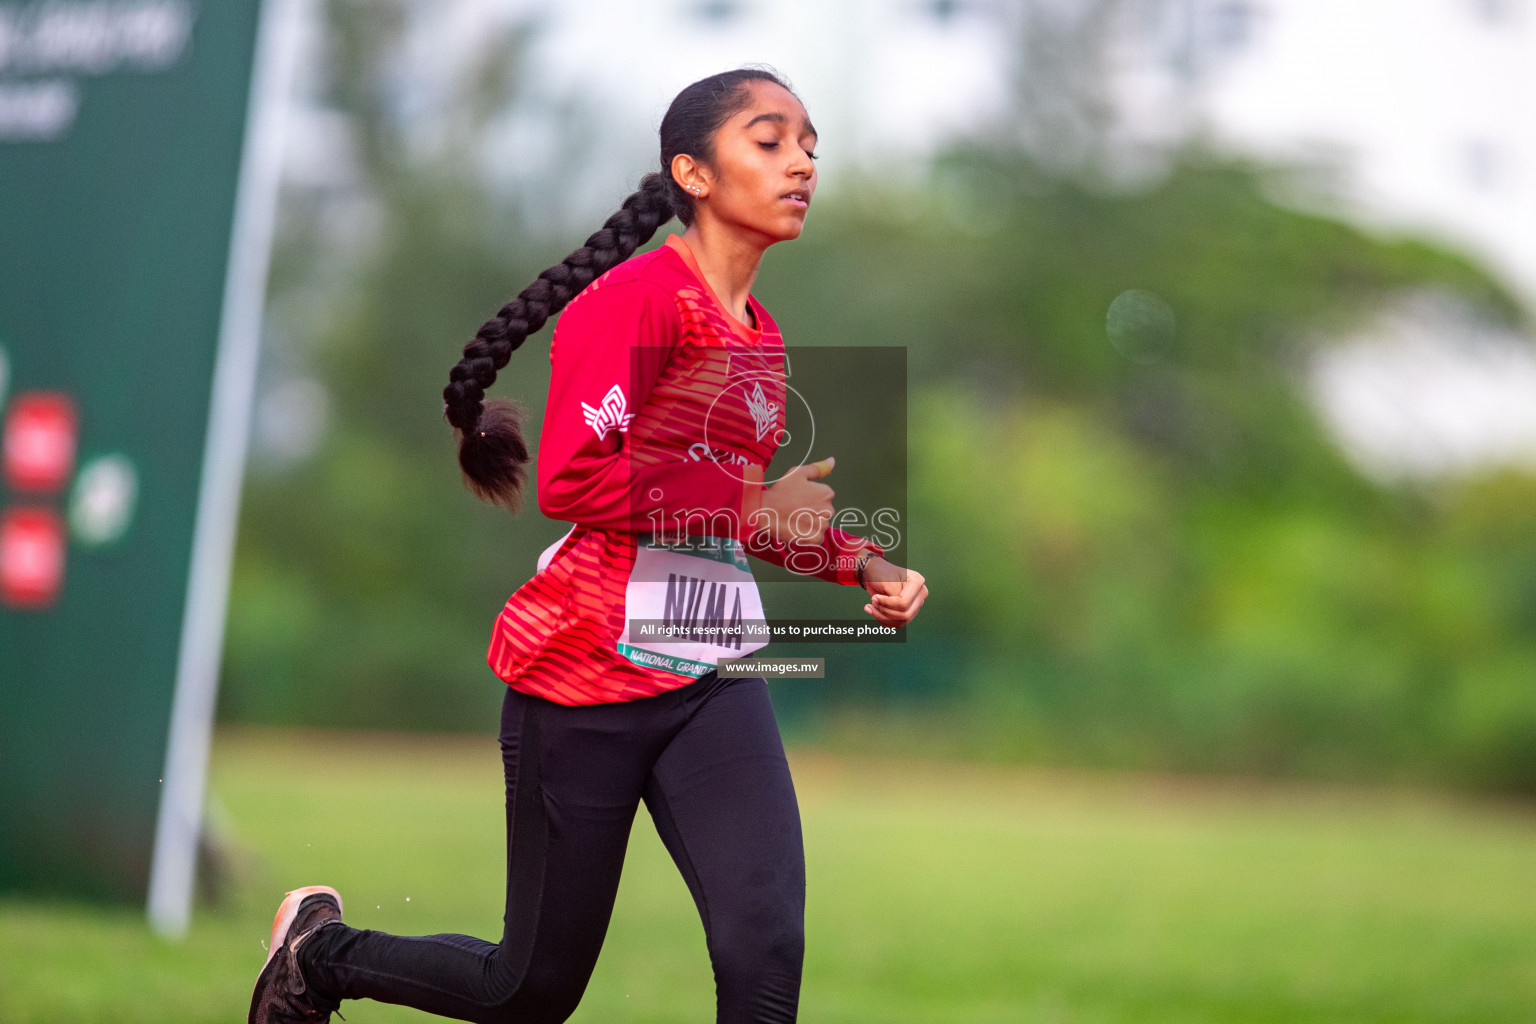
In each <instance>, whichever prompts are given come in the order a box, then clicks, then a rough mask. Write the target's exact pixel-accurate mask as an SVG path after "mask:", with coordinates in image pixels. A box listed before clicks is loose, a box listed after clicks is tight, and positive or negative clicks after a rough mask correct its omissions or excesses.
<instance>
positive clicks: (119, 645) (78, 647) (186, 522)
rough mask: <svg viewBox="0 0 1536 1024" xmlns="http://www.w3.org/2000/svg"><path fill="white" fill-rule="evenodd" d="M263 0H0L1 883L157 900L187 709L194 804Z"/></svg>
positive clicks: (238, 325) (226, 516) (224, 526)
mask: <svg viewBox="0 0 1536 1024" xmlns="http://www.w3.org/2000/svg"><path fill="white" fill-rule="evenodd" d="M261 7H262V5H261V3H260V0H217V2H214V0H206V2H193V0H106V2H101V0H96V2H90V0H78V2H71V0H44V2H34V3H6V2H0V423H3V430H4V457H3V466H0V780H3V782H0V890H26V891H45V892H59V893H67V894H72V895H78V896H86V897H91V898H106V899H132V900H140V899H144V898H145V897H146V894H147V893H148V891H149V888H150V876H151V870H152V861H155V860H156V859H157V858H159V857H162V856H164V851H163V850H161V851H159V852H157V850H156V822H157V820H158V819H163V818H165V817H166V811H165V809H164V807H163V806H162V805H163V803H164V801H163V795H164V794H165V793H166V790H167V784H168V783H170V782H172V781H173V780H171V779H167V777H166V776H167V774H168V773H167V763H168V743H169V744H170V745H171V747H172V748H174V747H175V746H176V741H175V740H173V739H172V733H173V730H172V718H173V708H174V709H176V710H175V712H174V713H175V714H177V715H179V716H180V718H181V719H182V721H181V722H180V724H179V725H178V728H180V729H182V731H183V732H184V733H185V732H187V730H188V729H190V736H191V739H190V743H191V746H192V748H194V749H193V750H192V754H191V755H190V756H187V755H186V754H185V753H184V754H183V755H182V756H180V764H181V767H180V768H178V767H177V757H176V756H172V757H171V762H172V764H171V769H172V773H173V774H177V775H178V779H177V780H176V781H177V783H178V784H179V785H180V786H181V790H180V792H181V794H182V795H181V797H180V799H181V802H182V803H186V802H187V800H188V795H187V793H188V787H189V786H190V790H191V795H192V798H193V799H195V800H196V801H200V800H201V794H202V771H203V765H204V763H205V761H206V731H207V728H208V723H207V721H206V719H207V716H208V715H210V714H211V710H212V679H211V678H205V679H203V681H202V682H201V683H200V685H201V686H203V688H204V691H205V692H203V693H202V694H201V695H200V697H197V698H195V699H192V700H191V703H190V704H189V703H188V700H189V699H188V697H187V696H186V695H185V694H181V695H178V693H177V687H178V678H179V677H180V678H181V680H182V683H181V685H182V686H184V687H185V686H186V685H187V682H188V680H189V679H191V678H192V677H194V676H201V677H208V676H210V675H211V672H212V668H216V661H217V649H218V644H219V642H220V636H221V634H220V630H221V629H222V617H223V609H224V604H223V602H224V593H223V590H222V583H221V580H222V577H221V572H222V573H223V574H224V575H227V562H228V547H229V544H230V543H231V542H232V539H233V519H232V516H233V510H234V506H235V505H236V504H237V501H238V479H239V467H240V464H241V460H242V458H243V452H244V429H245V427H244V423H245V417H246V415H247V414H248V405H249V388H250V385H249V377H250V370H251V369H252V366H251V364H252V363H253V361H254V356H253V354H252V353H253V351H254V330H255V328H254V323H255V320H256V315H257V312H258V311H259V289H260V287H261V285H262V282H263V281H264V275H265V262H266V243H267V236H266V235H265V234H264V233H263V231H262V230H261V229H260V224H259V223H256V222H255V221H252V220H251V215H248V214H246V213H244V212H243V208H244V207H245V205H246V204H247V203H248V202H249V201H251V195H250V193H251V191H252V189H256V190H257V191H261V190H263V189H265V192H266V193H270V191H271V184H270V183H269V182H268V183H263V182H259V181H256V180H255V179H256V178H257V177H261V176H262V175H260V174H257V173H256V172H255V171H253V169H252V166H251V154H250V153H249V152H248V148H249V147H248V146H247V145H246V141H247V137H248V136H247V132H248V127H249V126H248V120H249V118H248V112H250V111H255V110H258V107H256V106H254V105H253V104H252V103H251V92H252V79H253V66H254V65H253V62H254V60H255V57H256V53H257V37H258V28H259V27H262V25H263V20H262V10H261ZM270 17H271V16H270V12H269V14H268V21H270ZM263 31H264V32H266V33H268V34H270V32H271V29H270V27H268V28H264V29H263ZM268 45H269V43H268V42H264V43H263V47H264V48H265V47H267V46H268ZM243 153H244V154H245V155H244V163H243V162H242V154H243ZM269 163H270V161H269ZM268 169H269V170H270V168H268ZM257 170H260V168H257ZM271 176H272V175H270V174H267V175H265V177H269V178H270V177H271ZM237 193H238V196H237ZM237 198H238V199H239V201H238V202H237ZM258 200H259V197H258ZM257 205H258V206H260V205H261V203H260V202H259V201H258V203H257ZM262 215H263V212H262V211H258V213H257V214H256V215H255V217H256V221H259V220H260V217H261V216H262ZM242 217H243V218H244V219H245V220H246V221H247V228H246V230H245V234H246V236H247V237H240V233H241V230H242V229H241V227H240V220H241V218H242ZM251 223H256V229H255V230H251V229H250V224H251ZM232 232H233V233H234V234H235V235H236V243H237V244H233V245H232V241H231V239H232ZM232 254H233V255H232ZM253 287H254V288H256V289H258V293H257V295H256V298H255V300H254V301H253V300H252V299H251V298H250V295H249V294H248V293H249V292H250V291H251V289H252V288H253ZM242 295H243V296H244V298H243V299H242V300H241V309H240V310H239V311H238V316H237V317H235V319H232V311H231V309H230V303H231V301H232V300H234V299H235V298H237V297H239V296H242ZM237 321H238V322H237ZM216 374H217V375H222V377H223V378H224V380H223V382H222V383H221V384H216ZM242 375H243V376H244V378H245V379H244V380H241V379H239V378H240V377H241V376H242ZM242 396H243V397H242ZM242 402H243V404H242ZM221 423H222V424H223V425H222V426H221V425H220V424H221ZM210 468H211V469H212V470H213V474H212V477H211V478H210V475H209V472H208V470H209V469H210ZM194 548H196V549H197V554H196V556H194ZM221 559H222V568H221ZM199 579H202V580H203V582H202V583H201V584H200V583H199V582H198V581H199ZM189 581H190V582H189ZM210 581H211V582H210ZM189 586H190V588H191V593H192V595H193V596H192V598H191V601H192V605H189ZM193 605H195V606H193ZM210 618H211V619H213V620H216V621H214V623H213V625H212V626H211V627H210V626H209V623H208V621H207V620H209V619H210ZM188 628H192V629H195V630H196V631H198V633H199V635H198V636H190V635H189V634H188V632H187V630H188ZM209 634H211V635H209ZM210 643H211V644H212V649H213V654H212V657H211V658H210V656H209V654H208V650H207V649H208V646H209V644H210ZM194 662H195V663H196V664H194ZM210 665H211V666H212V668H211V667H210ZM178 705H183V706H178ZM199 733H201V736H200V735H199ZM181 742H182V744H183V748H184V749H185V748H186V744H187V743H188V742H189V741H188V740H187V739H186V738H185V737H184V738H183V740H182V741H181ZM199 742H200V743H201V744H202V748H203V749H202V751H201V754H200V755H199V754H198V752H197V751H196V749H195V748H196V747H197V745H198V743H199ZM189 766H190V769H192V770H194V771H195V773H196V778H193V779H190V780H189V779H188V778H186V777H185V776H186V771H187V770H188V767H189ZM194 819H195V807H194ZM183 825H185V823H184V822H183ZM190 827H191V829H192V834H193V837H194V838H195V829H196V822H195V820H194V821H193V822H192V824H191V826H190ZM171 831H172V832H175V831H176V829H174V828H173V829H171ZM161 832H162V840H164V838H165V834H166V832H167V830H166V827H165V826H164V823H163V822H162V828H161ZM181 832H183V833H184V832H186V828H185V827H183V828H182V829H181ZM189 857H190V851H188V852H187V853H186V856H184V857H181V858H180V859H183V860H185V859H187V858H189ZM175 885H176V886H178V887H179V886H185V885H190V878H189V877H187V878H185V879H182V878H178V879H177V880H176V882H175ZM175 902H176V901H175V900H172V903H173V904H174V903H175ZM175 916H176V914H175V913H174V912H173V913H172V914H171V917H172V918H174V917H175ZM182 916H184V914H183V915H182ZM171 927H172V929H173V930H174V921H173V922H172V925H171Z"/></svg>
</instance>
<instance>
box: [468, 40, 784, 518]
mask: <svg viewBox="0 0 1536 1024" xmlns="http://www.w3.org/2000/svg"><path fill="white" fill-rule="evenodd" d="M754 80H761V81H770V82H774V83H776V84H778V85H782V86H784V88H786V89H787V88H789V86H788V85H786V84H785V83H784V82H783V80H782V79H780V78H779V77H778V76H777V75H775V74H774V73H773V72H771V71H767V70H762V69H758V68H741V69H739V70H736V71H727V72H725V73H723V74H719V75H712V76H710V77H709V78H706V79H703V80H701V81H698V82H694V83H693V84H692V85H690V86H688V87H687V88H686V89H684V90H683V91H682V92H680V93H678V95H677V98H676V99H674V100H673V101H672V105H671V106H670V107H669V108H668V109H667V114H666V117H664V118H663V119H662V122H661V166H662V170H661V173H652V174H647V175H646V176H645V177H644V178H642V179H641V180H640V190H639V191H638V192H635V193H634V194H633V195H631V196H630V197H629V198H628V199H626V200H624V204H623V206H622V207H621V208H620V209H619V212H618V213H615V214H614V215H613V216H612V217H609V218H608V221H607V223H605V224H604V225H603V226H602V227H601V228H600V229H598V230H597V231H596V232H595V233H593V235H592V237H591V238H588V239H587V242H586V244H585V245H583V246H582V247H581V248H580V249H577V250H576V251H575V252H573V253H571V254H570V255H569V256H567V257H566V258H565V259H563V260H561V261H560V262H559V263H557V264H555V265H554V266H552V267H550V268H549V269H548V270H546V271H544V272H543V273H542V274H540V275H539V276H538V279H537V280H536V281H534V282H533V284H531V285H529V286H528V287H527V288H524V289H523V290H522V292H521V293H520V294H519V295H518V296H517V298H515V299H513V300H512V301H511V302H509V303H507V304H506V305H505V306H503V307H501V311H500V312H498V313H497V314H496V316H495V317H494V318H492V319H490V320H487V321H486V322H485V323H484V324H483V325H482V326H481V328H480V330H478V331H476V332H475V337H474V339H473V340H472V341H470V343H469V344H468V345H465V346H464V358H462V359H460V360H459V362H458V364H457V365H456V366H454V368H453V369H452V370H451V371H450V372H449V374H448V386H447V387H446V388H444V389H443V401H444V402H446V403H447V405H446V408H445V409H444V414H445V415H446V416H447V418H448V422H449V423H451V424H452V425H453V427H454V430H455V432H456V433H457V434H458V438H459V467H460V468H461V469H462V470H463V471H464V482H465V483H466V484H467V485H468V486H469V489H470V490H472V491H474V492H475V494H476V495H478V496H479V497H480V498H481V499H482V500H483V501H488V502H493V503H495V504H499V505H504V506H506V507H507V508H508V509H509V510H511V511H513V512H515V511H517V509H518V508H519V506H521V505H522V498H523V484H524V481H525V479H526V472H525V470H524V468H523V467H524V466H526V465H527V464H528V445H527V442H525V441H524V440H523V430H522V419H523V413H522V410H521V409H519V408H518V407H517V406H516V405H514V404H513V403H512V402H509V401H507V400H506V399H497V400H495V401H491V402H487V401H485V391H486V389H487V388H489V387H490V386H491V385H492V384H494V383H495V382H496V371H498V370H500V369H501V368H502V367H504V366H506V365H507V360H509V359H510V358H511V357H512V353H513V352H514V351H516V350H517V348H518V346H520V345H522V343H523V342H524V341H525V340H526V339H527V338H528V336H529V335H530V334H536V333H537V332H538V331H539V329H540V328H542V327H543V326H544V323H545V321H547V320H548V319H549V318H550V317H552V316H554V315H555V314H556V313H558V312H560V310H562V309H564V308H565V305H566V303H568V302H570V301H571V300H572V299H573V298H575V297H576V296H577V294H579V293H580V292H581V290H582V289H583V288H585V287H586V286H587V285H589V284H591V283H592V282H593V281H594V280H596V279H597V278H598V277H600V276H602V275H603V274H604V273H606V272H607V271H608V270H609V269H611V268H612V267H615V266H617V265H618V264H620V263H622V262H624V261H625V260H627V259H629V257H630V256H631V255H633V254H634V251H635V250H636V249H637V248H639V247H640V246H642V245H644V244H645V243H646V241H647V240H649V239H650V237H651V236H652V235H654V234H655V233H656V229H657V228H659V227H660V226H661V225H663V224H665V223H666V222H667V221H669V220H671V219H672V218H673V217H674V216H676V217H678V218H679V219H681V220H682V222H683V223H684V224H691V223H692V222H693V197H692V196H690V195H689V194H688V193H687V192H685V191H684V190H683V188H682V186H681V185H679V184H678V183H677V182H676V181H674V180H673V178H672V171H671V166H672V157H673V156H675V155H676V154H678V153H688V154H690V155H692V156H694V157H695V158H696V159H698V160H700V161H701V162H708V161H709V160H710V159H712V158H713V156H714V134H715V132H716V131H718V130H719V128H720V126H721V125H723V124H724V123H725V122H726V121H727V120H728V119H729V118H730V116H731V115H732V114H734V113H735V112H736V111H737V110H740V109H741V107H742V106H743V105H744V104H745V103H746V102H747V96H746V89H745V86H746V83H747V82H749V81H754Z"/></svg>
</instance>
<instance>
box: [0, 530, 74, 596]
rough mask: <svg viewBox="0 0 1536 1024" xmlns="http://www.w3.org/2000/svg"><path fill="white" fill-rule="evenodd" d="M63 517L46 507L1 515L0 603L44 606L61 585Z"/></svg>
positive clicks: (63, 539) (62, 571)
mask: <svg viewBox="0 0 1536 1024" xmlns="http://www.w3.org/2000/svg"><path fill="white" fill-rule="evenodd" d="M65 540H66V538H65V533H64V521H63V520H62V519H60V518H59V515H58V513H56V512H54V511H53V510H51V509H45V508H12V509H7V510H6V511H5V513H4V514H3V515H0V603H4V604H6V605H7V606H9V607H12V608H46V607H48V606H49V605H51V604H53V602H54V600H55V599H56V598H57V597H58V596H59V591H60V590H61V589H63V586H64V547H65Z"/></svg>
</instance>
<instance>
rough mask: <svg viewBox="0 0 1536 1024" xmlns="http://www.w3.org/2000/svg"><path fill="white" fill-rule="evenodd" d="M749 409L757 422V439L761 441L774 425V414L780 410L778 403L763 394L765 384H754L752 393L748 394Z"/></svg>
mask: <svg viewBox="0 0 1536 1024" xmlns="http://www.w3.org/2000/svg"><path fill="white" fill-rule="evenodd" d="M747 409H748V410H749V411H750V412H751V413H752V420H753V422H755V423H756V424H757V439H758V440H759V441H761V440H762V439H763V435H764V434H766V433H768V429H769V428H770V427H772V426H773V422H774V414H775V413H777V412H778V411H779V406H778V403H776V402H770V401H768V398H767V396H765V395H764V394H763V385H762V384H761V383H755V384H753V385H752V393H751V394H750V395H748V396H747Z"/></svg>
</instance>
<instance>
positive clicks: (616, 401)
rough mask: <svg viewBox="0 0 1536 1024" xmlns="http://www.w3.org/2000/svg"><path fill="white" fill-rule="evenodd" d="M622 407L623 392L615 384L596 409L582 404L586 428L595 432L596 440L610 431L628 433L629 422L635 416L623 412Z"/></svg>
mask: <svg viewBox="0 0 1536 1024" xmlns="http://www.w3.org/2000/svg"><path fill="white" fill-rule="evenodd" d="M624 406H625V402H624V391H623V389H622V388H620V387H619V386H618V385H617V384H615V385H614V386H613V387H611V388H609V389H608V393H607V394H606V395H604V396H603V400H602V402H601V403H600V404H599V405H598V407H597V408H596V409H594V408H592V407H591V406H590V405H588V404H587V403H586V402H582V403H581V414H582V416H584V417H585V418H586V421H587V426H589V427H591V428H592V429H593V430H595V431H597V439H598V440H599V441H601V440H602V439H603V438H605V437H607V436H608V431H610V430H617V431H619V433H621V434H624V433H628V432H629V421H630V420H632V419H634V418H635V414H634V413H632V412H625V411H624Z"/></svg>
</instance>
